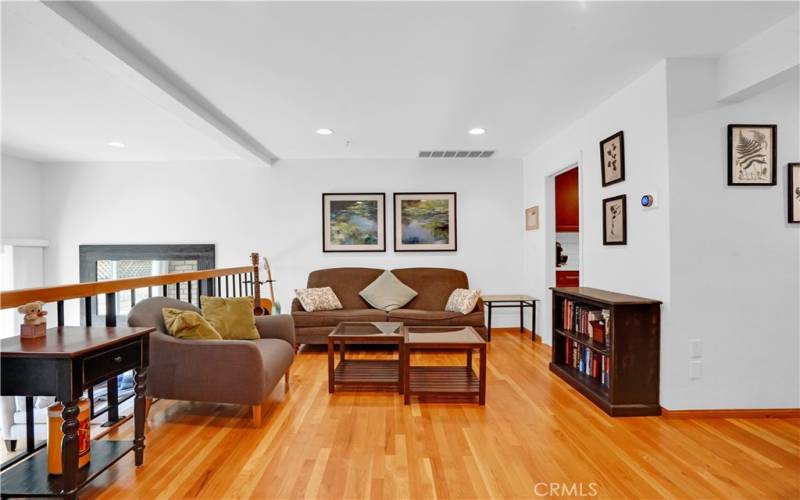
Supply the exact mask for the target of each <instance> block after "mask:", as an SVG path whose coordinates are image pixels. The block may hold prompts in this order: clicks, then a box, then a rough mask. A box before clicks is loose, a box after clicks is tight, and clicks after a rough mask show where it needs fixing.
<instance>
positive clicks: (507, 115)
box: [2, 2, 798, 161]
mask: <svg viewBox="0 0 800 500" xmlns="http://www.w3.org/2000/svg"><path fill="white" fill-rule="evenodd" d="M94 6H95V7H96V8H97V12H99V13H100V15H101V17H105V16H107V19H105V25H106V26H107V27H109V26H110V27H111V28H112V29H114V30H122V31H124V32H125V33H126V34H127V35H130V36H131V37H132V38H133V39H135V40H136V41H137V42H139V43H140V44H141V45H142V46H143V47H144V48H145V49H146V50H147V51H149V52H150V53H151V54H152V55H153V56H155V58H157V59H158V60H160V62H162V63H164V64H165V65H166V66H168V67H169V68H170V69H171V70H172V71H174V73H175V74H176V75H177V76H178V77H180V78H181V79H182V80H184V81H185V82H186V83H187V84H188V85H189V86H191V87H193V88H194V90H196V91H197V92H199V94H201V95H202V96H203V97H204V98H205V99H207V100H208V101H209V102H210V103H212V104H213V105H214V106H215V107H216V108H218V109H219V110H220V111H221V112H222V113H224V115H226V116H227V117H228V118H230V119H231V120H232V121H233V122H235V123H236V124H237V125H238V126H239V127H241V128H242V129H243V130H244V131H246V132H247V133H249V134H250V135H251V136H252V137H253V138H254V139H255V140H257V141H258V142H260V143H261V144H263V145H264V146H265V147H267V148H269V149H270V150H271V151H272V152H274V153H275V154H277V155H278V156H279V157H281V158H326V157H366V158H396V157H406V158H407V157H413V156H416V154H417V152H418V151H419V150H421V149H497V150H498V154H499V156H504V157H520V156H522V155H524V154H526V153H527V152H529V151H530V150H531V149H533V148H534V147H535V146H536V145H537V144H538V143H540V142H541V141H543V140H545V139H546V138H548V137H549V136H551V135H553V134H554V133H556V132H557V131H558V130H559V129H561V128H563V127H564V126H565V125H567V124H568V123H569V122H571V121H573V120H574V119H576V118H578V117H580V116H581V115H582V114H584V113H585V112H586V111H588V110H589V109H591V108H592V107H593V106H595V105H597V104H599V103H600V102H601V101H602V100H603V99H604V98H606V97H608V96H609V95H611V94H612V93H613V92H614V91H616V90H617V89H619V88H620V87H622V86H624V85H625V84H627V83H628V82H630V81H631V80H632V79H634V78H635V77H636V76H638V75H639V74H641V73H643V72H644V71H646V70H647V69H648V68H649V67H651V66H652V65H654V64H655V63H656V62H657V61H658V60H659V59H661V58H663V57H687V56H709V57H711V56H717V55H719V54H721V53H723V52H725V51H726V50H728V49H730V48H732V47H734V46H736V45H738V44H739V43H741V42H743V41H744V40H746V39H748V38H749V37H751V36H753V35H754V34H756V33H758V32H760V31H762V30H764V29H765V28H767V27H769V26H771V25H772V24H775V23H776V22H778V21H779V20H781V19H783V18H785V17H786V16H788V15H789V14H791V13H792V12H794V11H796V10H797V9H798V4H797V2H784V3H765V2H730V3H728V2H726V3H721V2H709V3H698V2H691V3H684V2H681V3H678V2H664V3H654V2H643V3H631V2H619V3H599V2H573V3H563V2H562V3H554V2H548V3H520V2H511V3H499V2H497V3H495V2H464V3H455V2H443V3H439V2H435V3H434V2H429V3H418V2H414V3H411V2H375V3H365V2H353V3H339V2H321V3H312V2H283V3H268V2H95V3H94ZM5 12H6V9H5V5H4V18H3V34H2V41H3V48H2V55H3V93H4V95H3V122H4V130H3V145H4V147H6V148H11V149H17V150H20V151H23V152H25V153H26V154H30V155H33V156H35V157H36V158H37V159H52V158H57V159H59V160H62V161H64V160H106V159H174V158H198V159H199V158H203V159H216V158H222V157H230V156H231V154H230V153H228V152H227V150H223V149H222V148H221V147H220V146H217V145H216V143H214V142H213V141H211V140H209V139H206V137H205V136H203V135H202V134H200V133H199V132H197V131H195V130H194V129H193V128H192V127H191V126H188V125H187V124H186V123H183V122H181V120H179V119H177V118H174V117H171V116H169V113H167V112H166V111H165V110H164V109H162V108H159V107H158V106H157V105H154V104H153V103H152V102H149V101H147V100H146V99H144V98H143V97H142V96H141V95H138V96H137V94H136V91H135V90H133V89H131V88H126V86H125V84H124V82H115V81H113V78H112V77H110V76H109V75H103V74H98V72H97V71H96V70H94V69H93V68H92V66H91V65H89V64H87V63H86V61H83V60H80V58H75V57H70V54H69V53H68V52H65V51H63V50H61V51H59V50H53V48H54V45H58V41H57V40H50V39H46V38H47V37H43V36H41V33H33V32H31V31H29V30H25V29H20V27H19V26H17V25H15V21H14V19H13V17H11V16H6V15H5ZM9 17H11V18H10V19H9ZM108 21H110V22H108ZM114 25H116V26H114ZM476 126H480V127H484V128H486V129H487V131H488V132H487V134H486V135H485V136H470V135H468V134H467V133H466V131H467V130H468V129H470V128H472V127H476ZM321 127H328V128H332V129H334V130H335V131H336V133H335V134H334V135H332V136H327V137H322V136H318V135H316V134H315V133H314V131H315V130H316V129H318V128H321ZM110 140H121V141H123V142H126V143H128V144H129V147H127V148H125V149H124V150H113V151H110V150H109V148H108V147H106V146H105V143H106V142H107V141H110Z"/></svg>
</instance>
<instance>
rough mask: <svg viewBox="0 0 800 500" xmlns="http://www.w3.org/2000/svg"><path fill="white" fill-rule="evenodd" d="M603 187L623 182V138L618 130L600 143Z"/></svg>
mask: <svg viewBox="0 0 800 500" xmlns="http://www.w3.org/2000/svg"><path fill="white" fill-rule="evenodd" d="M600 162H601V163H602V164H603V168H602V170H601V175H602V177H603V187H605V186H610V185H611V184H616V183H617V182H622V181H624V180H625V136H624V135H623V134H622V131H621V130H620V131H619V132H617V133H616V134H614V135H612V136H611V137H608V138H607V139H603V140H602V141H600Z"/></svg>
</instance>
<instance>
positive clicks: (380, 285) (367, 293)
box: [358, 271, 417, 312]
mask: <svg viewBox="0 0 800 500" xmlns="http://www.w3.org/2000/svg"><path fill="white" fill-rule="evenodd" d="M358 294H359V295H361V298H363V299H364V300H366V301H367V303H368V304H369V305H371V306H372V307H374V308H375V309H383V310H384V311H386V312H389V311H394V310H395V309H400V308H401V307H403V306H404V305H406V304H408V303H409V302H411V299H413V298H414V297H416V296H417V292H415V291H414V290H413V289H412V288H410V287H409V286H408V285H406V284H405V283H403V282H402V281H400V280H399V279H397V276H395V275H394V274H392V273H391V271H384V272H383V274H381V275H380V276H378V277H377V278H376V279H375V281H373V282H372V283H370V284H369V285H367V287H366V288H364V289H363V290H361V291H360V292H358Z"/></svg>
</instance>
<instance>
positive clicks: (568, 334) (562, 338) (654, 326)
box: [550, 287, 661, 417]
mask: <svg viewBox="0 0 800 500" xmlns="http://www.w3.org/2000/svg"><path fill="white" fill-rule="evenodd" d="M552 290H553V317H552V318H553V357H552V360H551V362H550V371H552V372H553V373H555V374H556V375H558V376H559V377H561V378H562V379H563V380H564V381H566V382H567V383H568V384H570V385H571V386H572V387H574V388H575V389H576V390H577V391H578V392H580V393H581V394H583V395H584V396H585V397H586V398H588V399H589V400H590V401H592V402H593V403H594V404H595V405H597V406H599V407H600V408H601V409H602V410H603V411H605V412H606V413H608V414H609V415H611V416H612V417H623V416H643V415H660V414H661V405H660V404H659V369H660V368H659V361H660V343H661V339H660V336H661V302H660V301H658V300H652V299H645V298H642V297H635V296H632V295H624V294H620V293H615V292H609V291H606V290H598V289H596V288H586V287H555V288H553V289H552ZM593 323H594V325H593ZM597 327H605V332H604V333H601V332H602V331H603V330H602V329H599V330H596V331H595V328H597ZM593 332H594V335H593Z"/></svg>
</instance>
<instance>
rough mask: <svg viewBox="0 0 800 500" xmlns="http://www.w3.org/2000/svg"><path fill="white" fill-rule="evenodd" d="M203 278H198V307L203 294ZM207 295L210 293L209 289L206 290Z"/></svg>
mask: <svg viewBox="0 0 800 500" xmlns="http://www.w3.org/2000/svg"><path fill="white" fill-rule="evenodd" d="M202 290H203V280H197V307H200V305H201V304H200V296H201V295H203V292H202ZM206 295H208V291H206Z"/></svg>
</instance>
